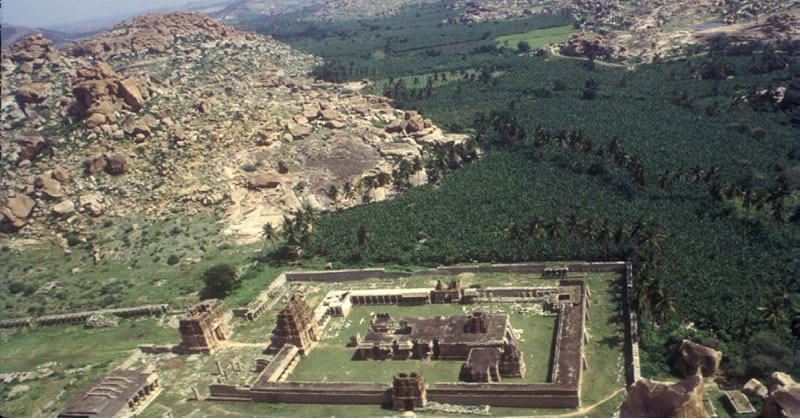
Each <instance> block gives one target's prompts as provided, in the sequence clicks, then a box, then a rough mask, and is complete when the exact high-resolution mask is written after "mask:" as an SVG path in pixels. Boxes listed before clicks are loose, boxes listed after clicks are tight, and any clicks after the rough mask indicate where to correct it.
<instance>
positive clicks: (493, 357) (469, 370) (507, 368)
mask: <svg viewBox="0 0 800 419" xmlns="http://www.w3.org/2000/svg"><path fill="white" fill-rule="evenodd" d="M524 376H525V361H524V360H523V359H522V351H520V350H519V347H518V346H516V345H512V344H506V345H505V347H504V348H502V349H500V348H496V347H491V348H473V349H471V350H470V351H469V356H468V357H467V362H465V363H464V365H463V366H462V367H461V378H462V379H463V380H464V381H470V382H473V383H492V382H498V381H500V379H501V377H506V378H522V377H524Z"/></svg>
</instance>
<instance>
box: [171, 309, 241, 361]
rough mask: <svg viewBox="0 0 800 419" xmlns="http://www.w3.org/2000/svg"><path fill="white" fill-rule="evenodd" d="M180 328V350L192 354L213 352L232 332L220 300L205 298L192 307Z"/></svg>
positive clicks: (181, 322)
mask: <svg viewBox="0 0 800 419" xmlns="http://www.w3.org/2000/svg"><path fill="white" fill-rule="evenodd" d="M178 329H179V330H180V333H181V340H182V341H181V346H180V350H181V352H184V353H190V354H197V353H202V354H211V353H213V352H214V351H216V350H217V348H218V347H219V346H220V342H221V341H223V340H227V339H228V336H230V334H231V330H230V328H229V327H228V324H227V323H226V322H225V314H224V311H223V309H222V302H221V301H219V300H205V301H202V302H200V303H198V304H197V305H195V306H194V307H192V308H191V310H189V311H187V312H186V314H184V316H183V318H182V319H181V320H180V325H179V328H178Z"/></svg>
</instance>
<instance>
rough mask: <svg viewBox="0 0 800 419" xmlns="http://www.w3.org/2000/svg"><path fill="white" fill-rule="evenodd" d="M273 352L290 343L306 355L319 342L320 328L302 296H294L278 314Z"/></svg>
mask: <svg viewBox="0 0 800 419" xmlns="http://www.w3.org/2000/svg"><path fill="white" fill-rule="evenodd" d="M271 338H272V342H271V344H270V348H269V349H270V350H271V351H278V350H280V348H282V347H283V345H285V344H287V343H290V344H292V345H294V346H296V347H297V348H298V349H299V350H300V353H302V354H304V355H306V354H308V352H309V351H310V350H311V348H312V346H313V345H314V343H316V342H317V340H319V327H318V326H317V322H316V320H315V318H314V312H313V311H312V310H311V307H310V306H309V305H308V303H307V302H306V301H305V299H304V298H303V296H302V294H294V295H292V297H291V299H290V300H289V304H287V305H286V307H284V308H283V309H282V310H281V311H280V313H278V323H277V325H276V326H275V329H274V330H273V331H272V336H271Z"/></svg>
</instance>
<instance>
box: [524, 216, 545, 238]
mask: <svg viewBox="0 0 800 419" xmlns="http://www.w3.org/2000/svg"><path fill="white" fill-rule="evenodd" d="M545 233H546V231H545V227H544V220H542V218H541V217H539V216H535V217H533V218H532V219H531V221H530V223H528V234H529V235H530V236H531V237H533V238H534V239H540V238H542V236H544V234H545Z"/></svg>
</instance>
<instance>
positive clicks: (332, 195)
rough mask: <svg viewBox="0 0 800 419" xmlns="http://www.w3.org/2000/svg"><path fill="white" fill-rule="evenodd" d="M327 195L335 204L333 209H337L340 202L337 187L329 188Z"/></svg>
mask: <svg viewBox="0 0 800 419" xmlns="http://www.w3.org/2000/svg"><path fill="white" fill-rule="evenodd" d="M325 195H327V196H328V198H329V199H330V200H331V201H332V202H333V208H334V209H336V207H337V204H338V202H339V189H338V188H336V185H331V186H329V187H328V190H327V191H325Z"/></svg>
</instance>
